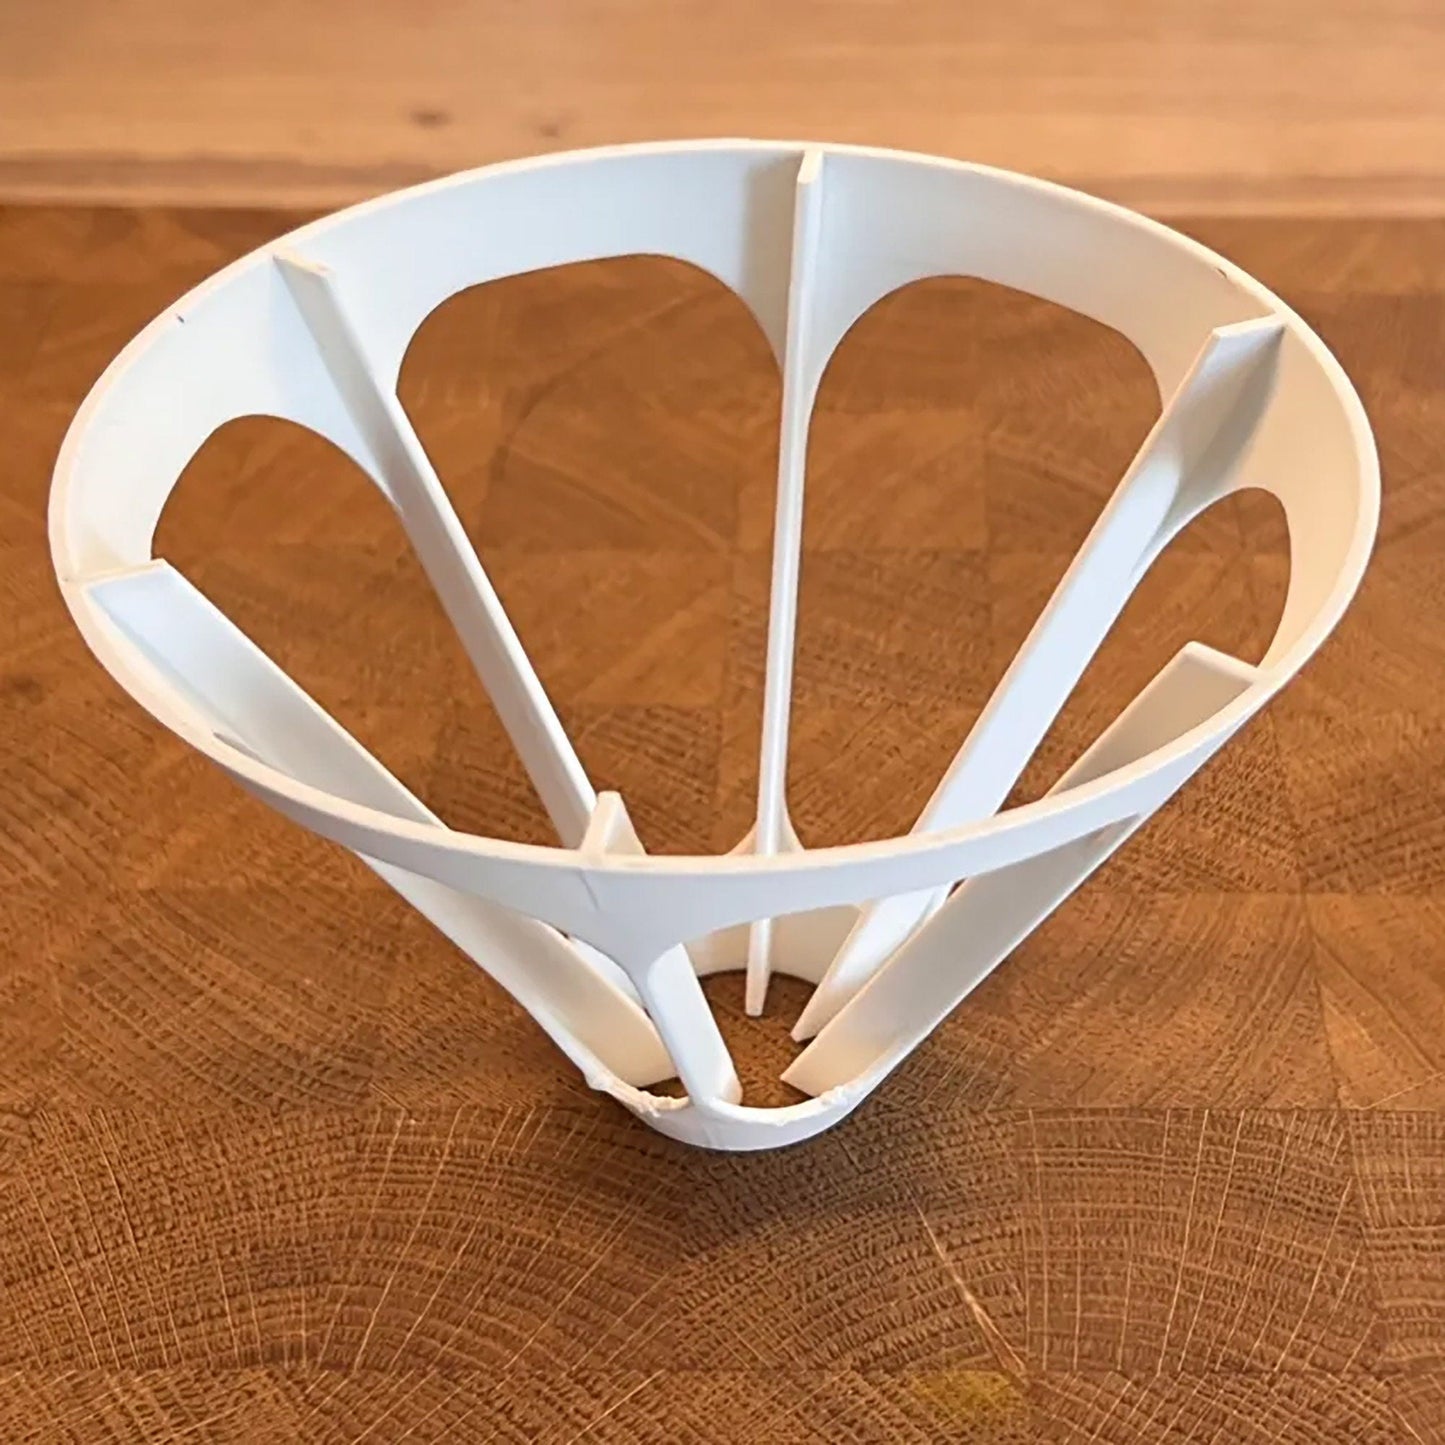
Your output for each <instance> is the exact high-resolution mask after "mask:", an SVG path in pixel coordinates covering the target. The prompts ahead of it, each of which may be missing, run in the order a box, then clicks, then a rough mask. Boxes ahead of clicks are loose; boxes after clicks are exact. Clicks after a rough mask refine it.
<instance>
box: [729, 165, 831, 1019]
mask: <svg viewBox="0 0 1445 1445" xmlns="http://www.w3.org/2000/svg"><path fill="white" fill-rule="evenodd" d="M823 184H824V183H823V153H822V152H821V151H817V150H808V151H805V152H804V153H803V159H802V162H801V164H800V165H799V167H798V180H797V186H796V190H795V198H794V203H793V253H792V264H791V270H790V273H789V280H788V335H787V345H786V347H785V349H784V353H783V406H782V422H781V429H780V432H779V438H778V496H777V508H776V513H775V518H774V522H773V572H772V588H771V592H770V595H769V606H768V653H767V668H766V672H765V674H764V680H763V730H762V744H761V754H760V757H759V763H758V813H757V822H756V826H755V828H754V831H753V847H754V850H755V851H756V852H758V853H762V854H772V853H777V852H778V851H779V850H780V849H781V848H782V847H783V846H784V843H785V840H786V838H787V836H788V835H789V834H790V832H791V829H790V828H789V825H788V819H787V810H788V797H787V786H788V735H789V723H790V719H791V715H792V702H793V653H794V639H795V635H796V632H797V621H798V574H799V568H800V561H801V553H802V545H803V474H804V469H805V465H806V462H807V454H808V422H809V419H810V417H811V414H812V410H813V393H814V389H815V387H816V372H817V367H816V365H815V364H814V361H815V358H814V357H813V355H812V348H811V346H810V345H809V336H808V331H809V324H810V320H811V316H810V312H811V301H812V296H811V293H812V282H813V277H814V273H815V269H816V264H817V252H818V242H819V236H820V233H821V231H822V218H823ZM772 945H773V920H772V919H771V918H761V919H759V920H758V921H757V922H756V923H754V924H753V926H752V929H751V930H750V932H749V935H748V962H747V986H746V990H745V1007H746V1009H747V1012H748V1013H750V1014H760V1013H761V1012H762V1011H763V1003H764V1001H765V1000H766V998H767V992H768V979H769V977H770V976H771V973H772Z"/></svg>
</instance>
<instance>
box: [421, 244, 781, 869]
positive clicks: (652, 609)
mask: <svg viewBox="0 0 1445 1445" xmlns="http://www.w3.org/2000/svg"><path fill="white" fill-rule="evenodd" d="M778 390H779V389H778V373H777V366H776V363H775V361H774V359H773V356H772V352H771V349H770V348H769V346H768V343H767V341H766V339H765V337H764V336H763V333H762V331H761V329H760V328H759V326H758V324H757V322H756V321H755V319H754V318H753V316H752V314H751V313H750V312H749V310H748V309H747V307H746V305H745V304H744V303H743V302H742V301H741V300H740V299H739V298H738V297H737V296H736V295H734V294H733V293H732V292H731V291H729V290H728V289H727V288H726V287H724V286H723V285H722V284H721V283H720V282H718V281H717V280H716V279H715V278H713V277H711V276H709V275H707V274H705V273H704V272H702V271H700V270H698V269H697V268H695V267H692V266H689V265H686V264H684V263H681V262H677V261H670V260H666V259H663V258H660V257H655V256H630V257H623V258H618V259H615V260H606V261H595V262H584V263H577V264H573V265H567V266H561V267H556V268H552V269H548V270H544V271H537V272H532V273H529V274H526V275H522V276H514V277H509V278H506V279H503V280H498V281H492V282H488V283H486V284H484V285H481V286H476V287H473V288H471V289H469V290H466V291H463V292H461V293H459V294H458V295H456V296H454V297H452V298H451V299H450V300H448V301H447V302H445V303H444V304H443V305H442V306H440V307H439V308H438V309H437V310H436V311H435V312H433V313H432V315H431V316H430V317H428V319H427V320H426V321H425V322H424V323H423V324H422V326H421V327H420V329H419V330H418V332H417V334H416V336H415V337H414V338H413V341H412V344H411V346H410V349H409V350H408V352H407V356H406V360H405V363H404V365H403V368H402V373H401V381H400V386H399V394H400V396H401V399H402V403H403V405H404V406H405V407H406V409H407V411H408V413H409V415H410V416H411V418H412V420H413V422H414V424H415V426H416V429H417V431H418V434H419V435H420V436H421V438H422V440H423V442H424V444H425V445H426V447H427V450H428V452H429V454H430V455H431V457H432V459H433V461H434V462H435V464H436V467H437V471H438V473H439V475H440V476H441V478H442V480H443V482H444V483H445V485H446V486H447V488H448V490H449V492H450V494H451V495H452V497H453V500H454V502H455V505H456V507H457V510H458V512H459V514H460V515H461V517H462V520H463V522H464V524H465V526H466V528H467V531H468V533H469V535H470V536H471V538H472V541H473V543H474V545H475V546H476V547H477V550H478V553H479V555H480V556H481V559H482V562H483V564H484V566H485V567H486V569H487V571H488V573H489V575H490V576H491V578H492V581H493V583H494V585H495V586H496V588H497V591H498V594H499V595H500V597H501V599H502V602H503V604H504V605H505V607H506V608H507V611H508V614H509V616H510V617H511V619H512V621H513V623H514V625H515V627H516V629H517V632H518V635H519V636H520V637H521V640H522V643H523V645H524V647H525V648H526V649H527V651H528V654H529V655H530V657H531V659H532V662H533V664H534V666H535V667H536V669H537V672H538V675H539V676H540V678H541V680H542V682H543V684H544V686H545V687H546V689H547V691H548V693H549V695H550V696H551V698H552V701H553V703H554V704H555V705H556V707H557V710H558V712H559V714H560V716H561V718H562V721H563V724H564V726H565V727H566V728H567V730H568V732H569V733H570V734H571V736H572V739H573V742H574V744H575V745H576V748H577V751H578V753H579V755H580V757H581V759H582V762H583V764H584V766H585V767H586V768H587V770H588V772H589V774H590V776H591V778H592V781H593V782H594V784H595V785H596V786H597V787H598V788H599V789H602V788H615V789H617V790H618V791H619V792H621V793H622V794H623V796H624V797H625V798H626V800H627V803H628V806H629V809H630V810H631V813H632V817H633V820H634V822H635V823H636V825H637V827H638V830H639V832H640V834H641V836H642V838H643V841H644V842H645V843H646V845H647V846H648V847H649V848H651V849H656V850H658V851H663V852H668V851H672V852H678V851H681V852H695V851H700V852H707V851H710V850H712V849H713V848H714V847H718V846H724V847H725V846H728V845H730V844H731V843H732V842H734V841H736V836H737V835H736V833H735V834H733V836H731V837H727V836H725V835H724V836H719V835H718V832H717V829H716V827H715V817H716V811H717V810H716V800H717V793H718V787H719V769H720V759H721V758H722V757H723V755H724V754H725V753H728V751H729V748H730V747H731V746H732V745H733V728H732V723H733V718H732V713H731V711H730V708H729V702H728V698H729V685H730V680H731V669H732V667H733V662H734V658H735V655H736V650H737V649H736V642H737V639H736V637H735V636H734V627H733V617H734V613H735V611H736V608H735V604H734V599H733V580H734V571H735V561H736V551H737V548H738V545H739V538H738V533H739V525H740V520H739V519H740V515H741V510H742V507H743V505H744V499H745V498H748V497H751V496H752V495H754V494H758V495H761V494H762V493H763V492H767V494H768V495H769V496H771V486H772V482H773V473H774V468H775V456H776V445H777V415H778ZM504 746H505V743H504V740H501V741H499V739H498V738H497V737H496V735H495V730H494V728H493V727H492V725H491V722H490V720H489V719H487V718H486V717H485V716H476V717H472V716H470V715H467V714H465V713H463V712H460V711H455V712H454V714H453V725H452V726H451V727H450V729H449V730H448V731H447V732H446V733H445V734H444V735H443V736H442V737H441V738H440V739H439V742H438V752H437V756H436V771H435V778H436V782H437V794H436V796H437V801H438V806H439V807H440V808H441V809H442V811H443V812H445V814H446V816H447V817H448V818H449V819H451V820H452V821H454V822H455V824H456V825H457V826H459V827H466V828H470V829H474V830H478V831H492V830H491V829H490V828H489V827H488V826H487V823H488V819H489V817H490V810H491V808H492V796H491V794H492V785H493V780H494V778H495V776H496V769H497V768H498V767H499V762H498V760H497V755H498V753H499V748H500V747H504ZM747 747H748V748H749V749H750V750H751V751H752V752H756V733H753V734H752V736H751V737H750V738H749V739H748V740H747ZM543 827H544V828H545V824H544V825H543ZM739 831H741V830H739ZM548 836H550V834H548Z"/></svg>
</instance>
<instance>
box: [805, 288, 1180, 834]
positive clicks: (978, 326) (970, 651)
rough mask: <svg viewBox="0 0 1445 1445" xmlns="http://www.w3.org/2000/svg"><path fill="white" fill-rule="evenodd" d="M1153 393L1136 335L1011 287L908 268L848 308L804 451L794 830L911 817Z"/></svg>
mask: <svg viewBox="0 0 1445 1445" xmlns="http://www.w3.org/2000/svg"><path fill="white" fill-rule="evenodd" d="M1158 413H1159V396H1158V390H1157V387H1156V385H1155V382H1154V379H1153V375H1152V373H1151V372H1150V371H1149V368H1148V366H1147V364H1146V363H1145V361H1144V359H1143V357H1142V356H1141V355H1140V353H1139V352H1138V351H1137V350H1136V349H1135V347H1134V346H1133V345H1132V344H1131V343H1130V342H1129V341H1128V340H1126V339H1125V338H1124V337H1123V336H1121V335H1120V334H1119V333H1117V332H1115V331H1113V330H1111V329H1110V328H1108V327H1105V326H1103V325H1101V324H1100V323H1098V322H1095V321H1092V320H1090V319H1088V318H1086V317H1083V316H1080V315H1079V314H1077V313H1076V312H1072V311H1069V310H1067V309H1065V308H1063V307H1061V306H1058V305H1055V304H1053V303H1051V302H1048V301H1044V300H1041V299H1039V298H1038V297H1034V296H1030V295H1026V294H1024V293H1022V292H1019V291H1015V290H1013V289H1011V288H1009V287H1005V286H999V285H994V284H991V283H988V282H984V281H979V280H973V279H966V278H947V279H936V280H928V281H920V282H917V283H914V284H913V285H910V286H907V287H904V288H903V289H901V290H899V291H896V292H894V293H893V294H892V295H890V296H888V297H885V298H884V299H883V300H882V301H880V302H879V303H878V304H877V305H875V306H874V307H873V308H872V309H871V310H870V311H869V312H867V313H866V314H865V315H864V316H863V317H862V318H861V319H860V320H859V321H858V322H857V323H856V324H855V325H854V327H853V328H852V330H851V331H850V332H849V333H848V335H847V336H846V337H845V338H844V340H843V343H842V344H841V346H840V347H839V348H838V351H837V352H836V353H835V355H834V357H833V358H832V360H831V362H830V363H829V366H828V369H827V372H826V374H825V375H824V377H823V381H822V385H821V387H820V390H819V395H818V405H817V410H816V412H815V415H814V420H813V427H812V433H811V440H810V448H809V458H808V461H809V470H808V504H807V505H808V513H807V521H806V524H805V529H804V558H803V567H802V590H801V597H800V609H799V635H798V662H797V684H796V692H795V699H794V733H793V740H792V751H791V754H790V759H789V762H790V771H789V788H790V799H791V810H792V815H793V819H794V822H795V824H796V826H797V828H798V830H799V832H800V834H801V835H802V836H803V837H804V839H805V840H806V841H807V842H809V843H810V844H815V845H816V844H822V843H834V842H845V841H852V840H856V839H859V838H876V837H887V836H891V835H895V834H898V833H902V832H906V831H907V830H908V828H909V827H910V826H911V825H912V823H913V821H914V819H915V818H916V817H917V815H918V813H919V811H920V810H921V808H922V807H923V805H924V803H925V802H926V801H927V799H928V797H929V795H930V793H931V792H932V790H933V787H934V785H935V784H936V783H937V781H938V779H939V777H940V776H941V775H942V773H943V771H944V769H945V768H946V767H947V765H948V763H949V761H950V759H951V758H952V756H953V754H954V752H955V750H956V749H957V748H958V746H959V744H960V743H961V742H962V740H963V738H964V737H965V735H966V734H967V732H968V730H969V728H970V727H971V725H972V723H973V721H974V719H975V718H976V717H977V715H978V712H979V710H980V709H981V707H982V706H983V703H984V702H985V700H986V699H987V697H988V695H989V693H990V691H991V690H992V688H993V686H994V684H995V682H996V681H997V679H998V678H999V677H1000V676H1001V674H1002V672H1003V669H1004V667H1005V666H1006V664H1007V661H1008V658H1009V657H1010V656H1011V654H1012V645H1011V644H1014V645H1016V641H1017V640H1018V639H1015V638H1013V637H1012V632H1013V627H1014V621H1015V618H1016V617H1021V616H1023V615H1025V613H1026V612H1027V605H1026V604H1027V602H1028V601H1030V600H1031V602H1032V605H1033V610H1034V612H1035V613H1036V611H1037V606H1038V604H1039V603H1041V601H1042V597H1041V596H1037V595H1036V593H1035V579H1036V578H1046V579H1047V582H1046V588H1045V592H1044V593H1043V595H1047V590H1046V589H1047V586H1051V585H1052V582H1053V581H1054V580H1055V579H1056V577H1057V575H1058V572H1059V571H1061V570H1062V564H1063V561H1064V560H1065V559H1067V557H1068V556H1070V555H1071V554H1072V553H1073V551H1074V550H1075V549H1076V548H1077V547H1078V545H1079V544H1080V543H1081V542H1082V541H1083V539H1084V537H1085V535H1086V534H1087V532H1088V529H1089V527H1090V526H1091V525H1092V523H1093V521H1094V519H1095V517H1096V516H1097V515H1098V512H1099V510H1100V508H1101V507H1102V506H1103V504H1104V502H1105V501H1106V500H1107V498H1108V496H1109V495H1110V493H1111V492H1112V490H1113V489H1114V487H1115V485H1116V484H1117V482H1118V480H1119V478H1120V477H1121V476H1122V475H1123V473H1124V471H1125V469H1126V468H1127V466H1128V464H1129V461H1130V460H1131V458H1132V457H1133V455H1134V453H1135V452H1136V450H1137V449H1138V447H1139V445H1140V443H1141V442H1142V440H1143V439H1144V437H1145V435H1146V434H1147V432H1148V429H1149V427H1150V425H1151V424H1152V423H1153V421H1154V420H1155V418H1156V417H1157V416H1158ZM1021 604H1025V605H1022V610H1021ZM1020 636H1021V635H1020Z"/></svg>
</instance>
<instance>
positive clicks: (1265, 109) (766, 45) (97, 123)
mask: <svg viewBox="0 0 1445 1445" xmlns="http://www.w3.org/2000/svg"><path fill="white" fill-rule="evenodd" d="M1442 73H1445V11H1442V8H1441V6H1440V5H1439V3H1438V0H1232V3H1231V0H1010V3H1007V4H961V3H958V0H908V3H906V4H903V3H896V0H791V3H788V4H776V3H768V0H722V3H713V0H528V3H517V0H514V3H510V4H497V3H483V0H413V3H411V4H405V5H402V4H398V3H396V0H304V3H300V4H298V3H295V0H248V3H246V4H230V5H222V4H209V5H207V4H196V3H194V0H51V3H38V0H9V3H7V4H3V5H0V196H3V197H5V198H9V199H14V198H16V197H21V196H25V197H29V198H31V199H40V198H49V199H69V200H75V199H79V198H85V199H89V200H101V199H105V200H112V201H115V200H127V201H132V202H134V201H140V200H144V201H150V202H155V201H160V200H164V201H170V202H177V201H186V202H189V203H192V204H223V203H229V204H235V203H238V202H240V203H246V204H292V205H322V204H335V203H339V202H341V201H344V200H355V199H358V198H359V197H361V196H364V195H370V194H373V193H375V192H376V191H379V190H384V189H387V188H389V187H393V186H397V185H401V184H404V183H407V182H411V181H416V180H421V179H424V178H425V177H427V176H433V175H440V174H445V173H446V172H448V171H453V170H459V169H463V168H465V167H468V166H475V165H481V164H483V163H485V162H489V161H496V160H502V159H509V158H511V157H513V156H517V155H527V154H531V153H535V152H538V151H548V150H558V149H564V148H567V147H571V146H580V145H602V144H612V143H615V142H618V141H635V140H656V139H659V138H664V137H668V136H680V137H693V136H719V135H721V136H735V135H745V136H758V137H764V138H769V137H778V138H782V139H795V138H796V139H804V140H828V141H853V142H858V143H862V144H871V145H892V146H901V147H904V148H907V149H913V150H925V151H937V152H941V153H942V154H945V155H954V156H960V157H963V158H966V159H969V160H976V161H986V162H989V163H991V164H994V165H1002V166H1010V167H1013V168H1015V169H1018V170H1023V171H1028V172H1031V173H1033V174H1037V175H1045V176H1049V177H1052V178H1055V179H1061V180H1066V181H1071V182H1073V183H1075V184H1082V185H1085V186H1087V187H1089V188H1092V189H1094V190H1098V191H1100V192H1102V193H1103V194H1106V195H1108V196H1110V197H1112V198H1113V199H1116V200H1121V201H1124V202H1126V203H1128V204H1133V205H1139V206H1144V207H1146V208H1148V209H1150V210H1152V211H1154V212H1159V211H1162V210H1170V211H1173V212H1176V213H1177V212H1180V211H1181V210H1185V211H1187V210H1188V209H1189V208H1191V207H1193V208H1196V209H1198V208H1208V209H1210V210H1214V211H1217V210H1219V209H1221V208H1224V207H1230V208H1234V209H1240V208H1243V209H1247V210H1250V211H1259V210H1261V209H1265V210H1269V211H1272V212H1276V213H1278V212H1282V211H1292V212H1310V213H1318V212H1320V211H1321V210H1326V209H1327V210H1331V211H1335V212H1345V213H1358V212H1359V211H1361V210H1363V209H1367V210H1369V211H1371V212H1372V213H1381V212H1390V213H1399V212H1402V211H1411V212H1417V213H1418V212H1422V211H1423V212H1430V213H1433V214H1439V213H1440V212H1441V211H1442V210H1445V86H1442V85H1441V83H1440V77H1441V75H1442Z"/></svg>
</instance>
